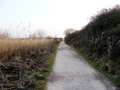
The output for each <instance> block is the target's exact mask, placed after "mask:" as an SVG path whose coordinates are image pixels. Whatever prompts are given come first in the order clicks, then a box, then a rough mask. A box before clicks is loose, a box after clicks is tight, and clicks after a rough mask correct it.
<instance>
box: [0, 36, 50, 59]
mask: <svg viewBox="0 0 120 90" xmlns="http://www.w3.org/2000/svg"><path fill="white" fill-rule="evenodd" d="M51 41H52V40H49V39H9V38H7V39H0V60H3V59H5V58H6V57H8V56H10V55H12V54H13V53H15V54H16V56H18V55H20V54H22V52H24V51H26V50H30V49H34V48H36V47H42V46H44V45H47V44H48V43H50V42H51ZM14 56H15V55H14ZM9 59H10V58H8V60H9Z"/></svg>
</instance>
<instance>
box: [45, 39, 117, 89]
mask: <svg viewBox="0 0 120 90" xmlns="http://www.w3.org/2000/svg"><path fill="white" fill-rule="evenodd" d="M47 90H116V87H115V86H114V85H113V84H112V83H111V82H110V81H109V80H108V79H107V78H106V77H105V76H104V75H102V74H101V73H100V72H98V71H97V70H96V69H94V68H93V67H92V66H91V65H90V64H88V63H87V62H86V61H85V60H84V59H83V58H82V57H81V56H80V55H79V54H77V53H76V52H75V51H74V50H73V49H72V48H70V47H69V46H68V45H66V44H65V43H64V41H62V42H61V43H60V45H59V48H58V50H57V55H56V59H55V64H54V66H53V71H52V73H51V74H50V76H49V77H48V83H47Z"/></svg>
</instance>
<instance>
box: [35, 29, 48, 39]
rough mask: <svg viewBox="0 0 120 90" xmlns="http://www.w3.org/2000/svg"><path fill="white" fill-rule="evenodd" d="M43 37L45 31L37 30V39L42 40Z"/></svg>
mask: <svg viewBox="0 0 120 90" xmlns="http://www.w3.org/2000/svg"><path fill="white" fill-rule="evenodd" d="M45 35H46V32H45V30H43V29H39V30H38V31H37V37H38V38H40V39H41V38H44V37H45Z"/></svg>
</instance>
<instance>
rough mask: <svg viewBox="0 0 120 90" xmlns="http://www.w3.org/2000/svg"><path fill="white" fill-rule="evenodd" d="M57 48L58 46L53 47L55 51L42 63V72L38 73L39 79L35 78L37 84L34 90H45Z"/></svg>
mask: <svg viewBox="0 0 120 90" xmlns="http://www.w3.org/2000/svg"><path fill="white" fill-rule="evenodd" d="M58 47H59V44H58V45H56V46H55V51H54V52H53V53H51V54H50V58H49V59H48V60H47V61H46V62H45V63H44V64H45V65H44V67H43V68H44V70H43V71H42V72H38V75H39V77H38V76H37V77H36V82H37V84H36V86H35V89H34V90H46V84H47V77H48V76H49V74H50V73H51V71H52V67H53V64H54V61H55V57H56V54H57V49H58Z"/></svg>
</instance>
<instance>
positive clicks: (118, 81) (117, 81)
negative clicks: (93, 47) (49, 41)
mask: <svg viewBox="0 0 120 90" xmlns="http://www.w3.org/2000/svg"><path fill="white" fill-rule="evenodd" d="M67 45H68V44H67ZM68 46H70V47H71V48H72V49H73V50H74V51H76V52H77V53H78V54H80V55H81V56H82V57H83V58H84V59H85V60H86V61H87V62H88V63H90V64H91V65H92V66H93V67H94V68H96V69H97V70H98V71H99V72H101V73H102V74H104V75H105V76H106V77H107V78H108V79H109V80H110V81H111V82H112V83H113V84H114V85H115V86H117V87H118V88H120V77H119V79H118V77H116V75H114V74H110V73H109V72H108V69H107V68H106V67H104V66H102V65H101V63H100V62H94V60H90V59H89V58H88V57H87V56H86V54H85V53H84V52H81V51H79V50H78V49H76V48H74V47H73V46H71V45H68Z"/></svg>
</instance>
